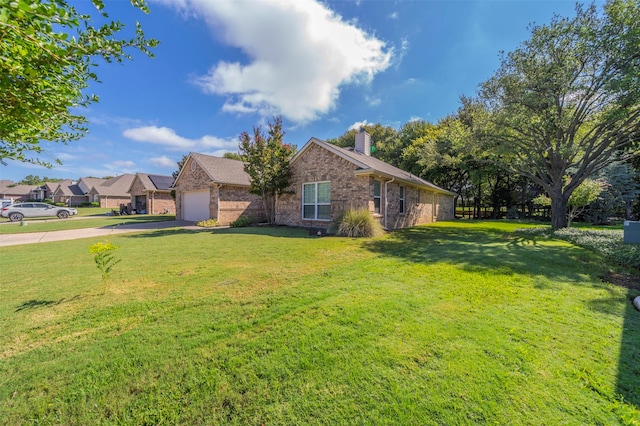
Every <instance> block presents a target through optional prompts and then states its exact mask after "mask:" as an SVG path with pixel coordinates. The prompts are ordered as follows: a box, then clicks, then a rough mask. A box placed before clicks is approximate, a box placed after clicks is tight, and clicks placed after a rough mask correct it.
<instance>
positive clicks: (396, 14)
mask: <svg viewBox="0 0 640 426" xmlns="http://www.w3.org/2000/svg"><path fill="white" fill-rule="evenodd" d="M389 18H391V19H398V12H393V13H392V14H391V15H389Z"/></svg>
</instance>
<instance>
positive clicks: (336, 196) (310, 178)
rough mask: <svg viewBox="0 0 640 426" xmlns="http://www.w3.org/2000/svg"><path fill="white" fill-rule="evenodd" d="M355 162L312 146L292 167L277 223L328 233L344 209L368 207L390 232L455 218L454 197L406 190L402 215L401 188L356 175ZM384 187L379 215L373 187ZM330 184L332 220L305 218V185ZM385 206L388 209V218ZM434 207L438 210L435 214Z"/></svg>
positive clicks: (279, 207) (388, 182)
mask: <svg viewBox="0 0 640 426" xmlns="http://www.w3.org/2000/svg"><path fill="white" fill-rule="evenodd" d="M357 168H358V167H357V166H356V165H355V164H353V163H352V162H350V161H348V160H346V159H344V158H342V157H340V156H338V155H336V154H334V153H332V152H330V151H328V150H327V149H324V148H322V147H320V146H319V145H313V146H311V147H309V149H307V150H306V152H304V153H303V154H302V156H301V157H299V158H298V159H297V160H296V162H295V163H294V164H292V175H293V177H292V182H291V186H290V188H289V192H290V193H288V194H285V195H283V196H281V197H280V199H279V200H278V206H277V218H276V219H277V222H278V223H280V224H283V225H289V226H299V227H304V228H311V229H324V230H327V229H329V228H330V226H331V222H332V221H333V220H335V219H336V218H337V217H338V216H339V214H340V213H341V212H342V211H343V210H345V209H350V208H354V209H359V208H367V209H368V210H369V211H370V212H371V213H372V214H374V216H375V217H376V218H377V219H378V220H379V221H380V223H381V224H382V225H383V226H386V228H387V229H396V228H404V227H408V226H416V225H422V224H425V223H431V222H434V221H436V220H448V219H453V196H451V195H448V194H442V193H436V192H435V191H428V190H425V189H422V188H418V187H414V186H408V185H402V186H404V187H405V212H404V213H400V186H401V184H400V183H398V182H391V179H390V178H388V177H380V176H377V177H376V176H374V175H355V174H354V172H355V171H356V170H357ZM375 180H377V181H379V182H380V184H381V186H380V187H381V191H380V192H381V209H380V214H375V213H374V210H375V209H374V200H373V185H374V181H375ZM323 181H329V182H331V219H330V220H307V219H303V218H302V185H303V184H304V183H312V182H323ZM385 203H387V204H386V208H387V210H386V211H387V214H386V218H385V215H384V212H385ZM434 206H435V211H434Z"/></svg>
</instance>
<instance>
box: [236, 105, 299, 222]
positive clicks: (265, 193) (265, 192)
mask: <svg viewBox="0 0 640 426" xmlns="http://www.w3.org/2000/svg"><path fill="white" fill-rule="evenodd" d="M268 125H269V129H268V131H267V134H266V135H265V134H264V132H263V131H262V127H261V126H258V127H254V128H253V136H251V135H249V133H247V132H243V133H241V134H240V145H239V150H240V155H241V156H242V160H243V161H244V162H245V166H244V170H245V171H246V172H247V173H248V174H249V176H250V177H251V192H252V193H254V194H257V195H260V196H261V197H262V201H263V206H264V213H265V216H266V218H267V222H268V223H270V224H275V223H276V221H277V218H276V207H277V203H278V197H279V196H280V195H282V194H283V193H284V192H285V191H286V189H287V188H288V187H289V181H290V179H291V168H290V165H289V161H290V160H291V157H293V154H294V153H295V149H294V147H292V146H291V145H289V144H285V143H283V141H282V139H283V138H284V131H283V130H282V117H275V118H274V120H273V122H269V123H268Z"/></svg>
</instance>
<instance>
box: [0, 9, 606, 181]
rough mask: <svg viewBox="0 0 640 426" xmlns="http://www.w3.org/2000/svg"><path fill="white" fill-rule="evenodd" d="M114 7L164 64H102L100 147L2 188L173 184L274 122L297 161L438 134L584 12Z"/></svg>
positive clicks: (89, 143)
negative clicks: (305, 148) (354, 134)
mask: <svg viewBox="0 0 640 426" xmlns="http://www.w3.org/2000/svg"><path fill="white" fill-rule="evenodd" d="M71 3H72V4H74V5H76V6H77V7H78V8H79V9H85V10H88V8H89V7H91V3H90V2H89V1H88V0H84V1H71ZM105 3H106V10H107V12H108V13H109V14H110V16H111V18H113V19H118V20H120V21H122V22H123V23H124V24H125V25H127V28H128V29H130V30H131V29H133V28H134V25H135V24H134V23H135V21H136V20H139V21H140V22H141V23H142V25H143V27H144V30H145V33H146V35H147V36H149V37H153V38H156V39H159V40H160V41H161V44H160V46H159V47H158V48H156V49H155V50H154V52H155V55H156V57H155V58H153V59H150V58H147V57H146V56H144V55H142V54H135V55H134V56H135V58H134V60H133V61H125V62H124V63H123V64H101V65H100V66H99V67H98V69H97V73H98V76H99V78H100V80H101V82H102V83H99V84H97V83H96V84H92V85H91V87H90V88H89V90H88V93H94V94H97V95H99V97H100V102H99V103H97V104H94V105H92V106H91V107H90V108H88V109H83V110H81V113H83V114H84V115H86V117H87V118H88V119H89V121H90V124H89V134H88V135H87V136H86V137H85V138H83V139H82V140H80V141H75V142H70V143H69V144H68V145H63V144H53V143H46V142H43V146H44V147H45V149H46V150H47V152H46V154H45V155H44V156H42V159H44V160H47V161H52V160H53V159H55V158H60V159H61V160H62V162H63V165H62V166H56V167H55V168H53V169H46V168H42V167H39V166H34V165H29V164H23V163H18V162H14V161H9V162H8V165H7V166H0V178H1V179H10V180H14V181H18V180H20V179H22V178H23V177H25V176H26V175H30V174H33V175H40V176H43V175H44V176H48V177H56V178H80V177H83V176H96V177H103V176H115V175H119V174H123V173H136V172H144V173H154V174H167V175H168V174H171V173H172V172H173V171H175V170H176V168H177V165H176V162H177V161H178V160H180V159H181V158H182V156H183V155H185V154H188V153H189V152H191V151H194V152H200V153H206V154H211V155H222V154H223V153H224V152H225V151H233V152H236V151H237V144H238V141H237V138H238V135H239V134H240V133H241V132H242V131H249V132H250V131H251V129H252V127H253V126H254V125H258V124H265V123H266V121H267V120H268V119H270V118H272V117H273V116H274V115H282V116H283V119H284V126H285V130H286V132H287V133H286V135H285V142H287V143H291V144H294V145H297V146H298V147H299V148H300V147H302V145H304V144H305V143H306V142H307V141H308V140H309V139H310V138H311V137H317V138H321V139H328V138H332V137H337V136H340V135H341V134H343V133H344V132H345V131H347V130H348V129H349V128H351V127H352V126H359V124H360V123H363V122H366V123H382V124H384V125H389V126H393V127H396V128H399V127H400V126H401V125H403V124H404V123H406V122H407V121H410V120H414V119H424V120H427V121H430V122H437V121H438V120H439V119H440V118H443V117H445V116H446V115H448V114H450V113H454V112H455V111H456V110H457V108H458V107H459V98H460V95H463V94H464V95H473V94H474V93H475V91H476V89H477V87H478V85H479V84H480V83H482V82H483V81H485V80H486V79H488V78H489V77H490V76H491V75H492V74H493V73H494V72H495V71H496V69H497V68H498V66H499V52H500V51H506V52H508V51H510V50H513V49H514V48H516V47H517V46H518V45H519V44H520V43H521V42H522V41H524V40H526V39H528V38H529V35H530V32H529V30H528V25H529V24H530V23H536V24H546V23H548V22H549V21H550V20H551V18H552V16H553V14H554V13H556V14H559V15H561V16H573V15H574V10H575V2H574V1H572V0H554V1H545V0H449V1H447V0H441V1H436V0H414V1H384V0H379V1H367V0H359V1H355V0H343V1H323V2H318V1H314V0H278V1H276V0H273V1H270V0H232V1H227V0H149V6H150V8H151V13H150V14H149V15H144V14H142V13H141V12H140V11H138V10H136V9H134V8H133V7H131V6H130V5H129V2H128V1H124V0H117V1H113V0H107V1H106V2H105ZM598 4H601V3H598Z"/></svg>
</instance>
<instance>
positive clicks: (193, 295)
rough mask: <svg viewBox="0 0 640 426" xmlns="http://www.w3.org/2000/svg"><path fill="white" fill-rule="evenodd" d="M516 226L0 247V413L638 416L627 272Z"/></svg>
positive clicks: (154, 237)
mask: <svg viewBox="0 0 640 426" xmlns="http://www.w3.org/2000/svg"><path fill="white" fill-rule="evenodd" d="M29 226H31V224H29ZM521 226H522V225H519V224H509V223H500V222H480V223H477V222H441V223H439V224H437V225H433V226H425V227H418V228H413V229H407V230H404V231H399V232H394V233H392V234H390V235H387V236H386V237H383V238H379V239H374V240H356V239H347V238H337V237H330V238H314V237H309V236H308V233H306V232H303V231H299V230H294V229H288V228H241V229H218V230H213V231H211V230H203V231H187V230H179V229H173V230H160V231H155V232H149V233H141V234H125V235H120V236H114V237H113V238H112V239H111V242H113V243H114V244H116V245H119V246H120V249H118V250H117V251H116V252H115V255H116V257H118V258H120V259H122V262H121V263H119V264H117V265H116V266H115V268H114V270H113V274H112V277H111V279H110V281H109V283H108V287H107V289H106V291H105V290H104V287H103V286H102V284H101V280H100V275H99V272H98V271H97V269H96V267H95V265H94V263H93V258H92V256H91V255H90V254H89V253H88V246H89V245H90V244H93V243H95V242H98V241H101V240H100V239H83V240H76V241H68V242H59V243H46V244H36V245H29V246H14V247H11V248H10V249H3V253H2V272H3V277H4V279H3V284H2V285H1V286H0V300H1V301H2V302H1V303H0V322H1V323H2V324H3V326H2V328H1V329H0V341H2V342H3V343H2V351H1V352H0V377H1V378H2V379H1V380H0V423H2V424H10V425H12V424H16V425H17V424H25V423H28V424H100V423H103V424H110V423H117V424H189V425H191V424H238V425H246V424H256V425H258V424H265V425H270V424H287V425H288V424H322V425H324V424H401V425H406V424H420V425H429V424H434V425H436V424H447V425H448V424H478V423H491V424H540V425H549V424H628V425H638V424H640V422H639V421H638V419H640V367H639V366H640V313H639V312H637V311H635V310H634V309H633V307H632V305H631V303H630V300H629V299H630V297H633V296H635V295H640V291H637V290H633V289H631V290H629V289H626V288H623V287H618V286H614V285H611V284H608V283H604V282H602V280H601V279H600V277H601V276H603V274H604V273H605V272H607V267H606V265H605V264H604V261H603V259H602V258H601V257H600V256H599V255H596V254H594V253H593V252H591V251H588V250H585V249H581V248H578V247H575V246H572V245H570V244H568V243H566V242H562V241H557V240H548V239H544V238H541V237H538V236H535V235H532V236H522V235H520V236H518V235H515V234H513V233H512V231H513V229H515V228H517V227H521ZM0 228H2V227H0ZM60 253H63V254H64V255H57V254H60Z"/></svg>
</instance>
